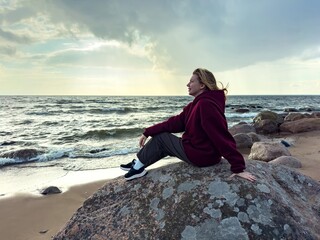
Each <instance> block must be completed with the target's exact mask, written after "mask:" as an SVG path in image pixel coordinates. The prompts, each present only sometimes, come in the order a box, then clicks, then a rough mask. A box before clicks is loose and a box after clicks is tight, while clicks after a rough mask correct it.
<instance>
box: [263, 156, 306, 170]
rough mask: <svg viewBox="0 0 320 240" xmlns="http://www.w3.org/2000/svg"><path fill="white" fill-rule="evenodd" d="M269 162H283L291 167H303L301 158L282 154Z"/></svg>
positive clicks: (282, 163)
mask: <svg viewBox="0 0 320 240" xmlns="http://www.w3.org/2000/svg"><path fill="white" fill-rule="evenodd" d="M269 163H271V164H281V165H284V166H286V167H291V168H301V167H302V164H301V162H300V160H299V159H297V158H295V157H292V156H281V157H278V158H276V159H273V160H271V161H270V162H269Z"/></svg>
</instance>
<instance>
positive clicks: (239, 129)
mask: <svg viewBox="0 0 320 240" xmlns="http://www.w3.org/2000/svg"><path fill="white" fill-rule="evenodd" d="M229 132H230V133H231V134H232V135H235V134H238V133H250V132H254V133H255V132H256V129H255V128H254V127H253V126H252V125H249V124H247V123H238V124H236V125H233V126H232V127H231V128H229Z"/></svg>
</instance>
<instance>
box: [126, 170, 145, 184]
mask: <svg viewBox="0 0 320 240" xmlns="http://www.w3.org/2000/svg"><path fill="white" fill-rule="evenodd" d="M146 174H147V171H146V170H145V169H144V167H142V168H140V169H139V170H135V169H134V168H133V167H132V168H131V169H130V171H129V172H127V173H126V174H125V175H124V178H125V179H126V180H127V181H129V180H132V179H135V178H140V177H143V176H144V175H146Z"/></svg>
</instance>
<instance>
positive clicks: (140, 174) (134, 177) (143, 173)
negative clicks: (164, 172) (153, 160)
mask: <svg viewBox="0 0 320 240" xmlns="http://www.w3.org/2000/svg"><path fill="white" fill-rule="evenodd" d="M147 173H148V172H147V171H146V170H143V172H142V173H139V174H135V175H133V176H131V177H128V178H126V177H125V179H126V180H127V181H130V180H133V179H136V178H141V177H143V176H144V175H146V174H147Z"/></svg>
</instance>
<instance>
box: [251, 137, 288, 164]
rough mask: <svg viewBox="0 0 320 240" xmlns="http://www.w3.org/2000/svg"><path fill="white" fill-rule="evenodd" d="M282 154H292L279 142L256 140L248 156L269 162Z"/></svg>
mask: <svg viewBox="0 0 320 240" xmlns="http://www.w3.org/2000/svg"><path fill="white" fill-rule="evenodd" d="M281 156H291V153H290V152H289V150H288V149H287V148H286V147H285V146H284V145H283V144H281V143H277V142H255V143H254V144H253V145H252V147H251V151H250V154H249V156H248V158H249V159H251V160H260V161H264V162H269V161H271V160H273V159H276V158H278V157H281Z"/></svg>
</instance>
